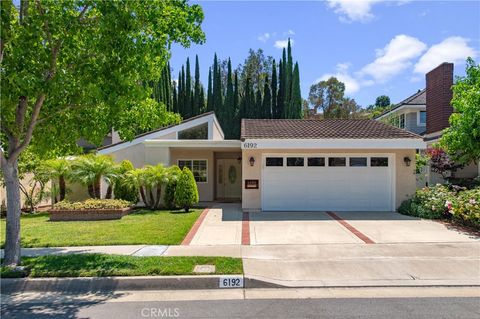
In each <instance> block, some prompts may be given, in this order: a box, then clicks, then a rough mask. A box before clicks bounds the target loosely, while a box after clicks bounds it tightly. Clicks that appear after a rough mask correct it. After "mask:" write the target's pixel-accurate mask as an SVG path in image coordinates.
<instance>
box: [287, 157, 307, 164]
mask: <svg viewBox="0 0 480 319" xmlns="http://www.w3.org/2000/svg"><path fill="white" fill-rule="evenodd" d="M304 161H305V159H304V158H303V157H287V166H304Z"/></svg>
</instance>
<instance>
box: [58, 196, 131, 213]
mask: <svg viewBox="0 0 480 319" xmlns="http://www.w3.org/2000/svg"><path fill="white" fill-rule="evenodd" d="M131 206H132V203H131V202H129V201H126V200H122V199H87V200H85V201H83V202H73V203H71V202H68V201H61V202H58V203H56V204H55V205H53V208H54V209H62V210H85V209H122V208H128V207H131Z"/></svg>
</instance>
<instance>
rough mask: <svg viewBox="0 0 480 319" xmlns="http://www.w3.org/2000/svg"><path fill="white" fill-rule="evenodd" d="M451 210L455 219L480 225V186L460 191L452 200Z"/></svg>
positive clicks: (476, 225)
mask: <svg viewBox="0 0 480 319" xmlns="http://www.w3.org/2000/svg"><path fill="white" fill-rule="evenodd" d="M447 206H448V205H447ZM449 212H450V214H451V215H452V218H453V219H454V220H457V221H460V222H462V223H465V224H468V225H472V226H475V227H480V187H479V188H475V189H472V190H467V191H463V192H460V193H459V194H458V197H456V198H455V200H453V201H452V203H451V205H450V207H449Z"/></svg>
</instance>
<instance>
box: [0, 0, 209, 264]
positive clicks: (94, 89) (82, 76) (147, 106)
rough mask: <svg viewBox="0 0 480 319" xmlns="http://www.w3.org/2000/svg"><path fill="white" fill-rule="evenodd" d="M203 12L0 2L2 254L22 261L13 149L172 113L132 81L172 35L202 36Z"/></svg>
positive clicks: (141, 77) (156, 60)
mask: <svg viewBox="0 0 480 319" xmlns="http://www.w3.org/2000/svg"><path fill="white" fill-rule="evenodd" d="M202 20H203V12H202V10H201V8H200V7H199V6H198V5H188V4H187V3H186V2H185V1H180V0H171V1H161V0H152V1H149V2H148V6H146V5H145V3H144V2H141V1H127V0H121V1H95V0H90V1H85V0H71V1H44V0H38V1H35V2H34V1H28V0H22V1H20V4H19V8H16V7H15V6H14V3H13V1H12V0H5V1H2V4H1V30H2V31H1V34H0V37H1V39H0V40H1V41H0V43H1V45H0V64H1V66H0V74H1V83H2V94H1V105H2V112H1V114H0V120H1V123H2V126H1V135H0V139H1V144H2V150H1V151H0V152H1V167H2V171H3V174H4V177H5V183H6V189H7V207H8V213H7V227H6V242H5V259H4V263H5V264H6V265H10V266H16V265H18V263H19V261H20V192H19V178H18V158H19V156H20V155H21V153H22V152H23V151H24V150H25V149H26V148H27V147H28V146H29V145H31V147H32V151H33V152H35V153H37V154H39V155H42V154H44V153H47V152H48V151H50V150H52V149H55V148H56V149H58V150H59V151H61V152H64V153H65V152H69V151H72V149H76V141H77V140H78V139H79V138H80V137H84V138H85V139H87V140H88V141H89V142H92V143H94V144H100V143H101V141H102V139H103V137H104V136H105V135H106V134H107V133H108V132H110V131H111V129H112V127H113V128H115V129H116V130H117V131H118V132H119V134H120V136H121V137H122V138H124V139H131V138H133V136H134V135H135V133H136V132H137V131H138V130H148V129H153V128H157V127H159V126H162V125H166V124H170V123H175V122H178V120H179V118H178V116H175V115H173V114H170V113H168V112H167V111H166V107H165V105H160V104H158V103H157V102H156V101H155V100H154V99H152V98H151V91H152V90H151V89H150V88H148V87H146V86H144V85H140V83H148V82H149V81H153V80H156V79H158V78H159V76H160V74H161V71H162V69H163V68H164V66H165V64H166V62H167V60H168V57H169V48H170V47H171V44H172V43H173V42H178V43H180V44H181V45H183V46H189V45H190V43H191V42H192V41H193V42H197V43H201V42H202V41H203V40H204V34H203V32H202V30H201V28H200V24H201V22H202Z"/></svg>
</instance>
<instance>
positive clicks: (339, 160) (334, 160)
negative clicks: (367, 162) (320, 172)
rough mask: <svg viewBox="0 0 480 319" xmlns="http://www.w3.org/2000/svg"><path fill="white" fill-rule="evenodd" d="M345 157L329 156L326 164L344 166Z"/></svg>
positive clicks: (345, 162)
mask: <svg viewBox="0 0 480 319" xmlns="http://www.w3.org/2000/svg"><path fill="white" fill-rule="evenodd" d="M346 164H347V159H346V158H345V157H329V158H328V166H346Z"/></svg>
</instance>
